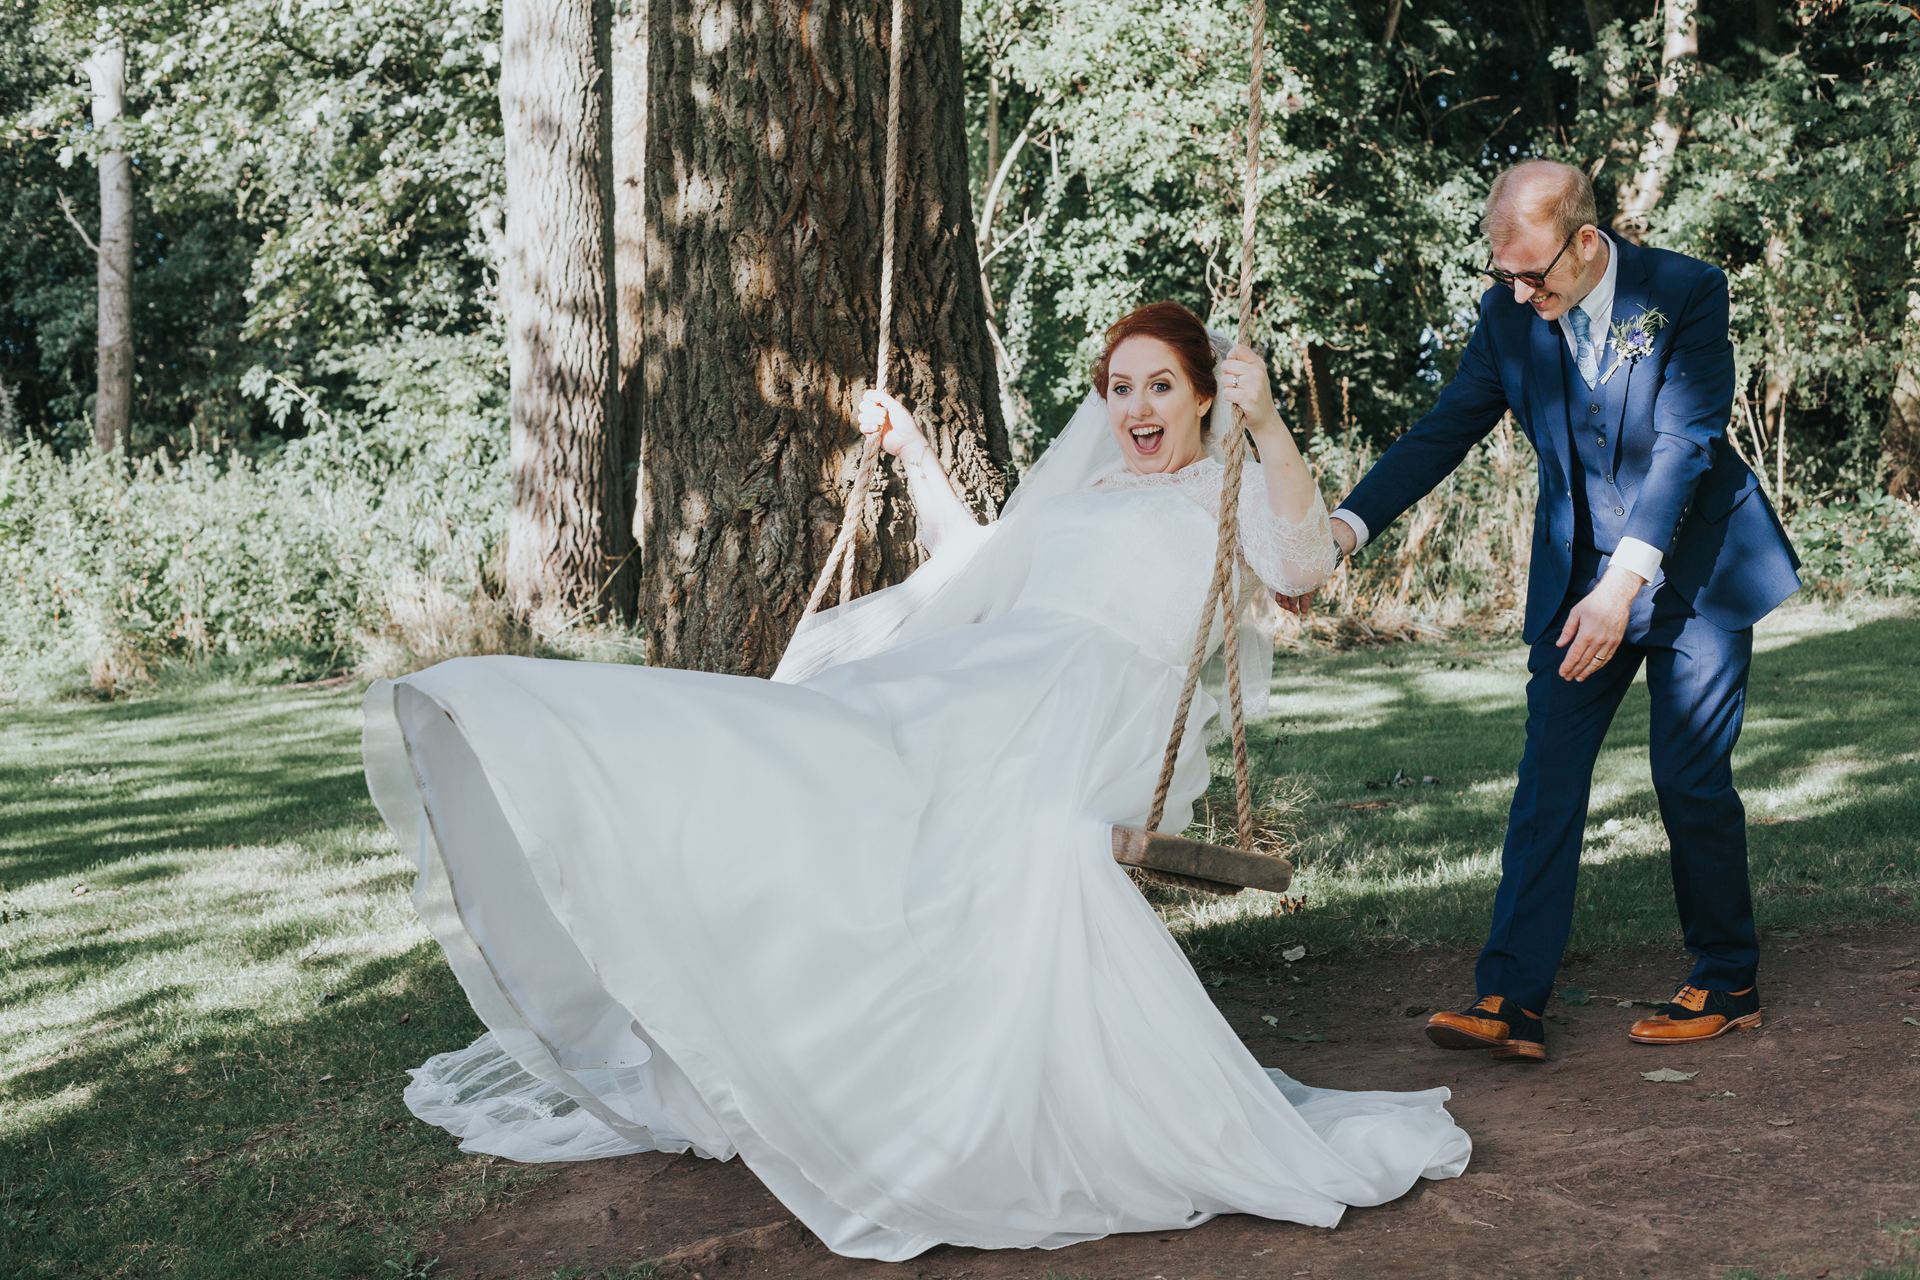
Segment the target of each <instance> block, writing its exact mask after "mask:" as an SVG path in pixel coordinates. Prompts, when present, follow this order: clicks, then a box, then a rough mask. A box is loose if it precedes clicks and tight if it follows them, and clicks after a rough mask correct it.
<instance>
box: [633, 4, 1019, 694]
mask: <svg viewBox="0 0 1920 1280" xmlns="http://www.w3.org/2000/svg"><path fill="white" fill-rule="evenodd" d="M888 14H889V10H888V8H887V6H886V5H885V4H884V3H876V2H873V0H867V2H866V3H851V2H849V0H815V2H814V3H803V2H801V0H757V2H756V0H653V5H652V13H651V22H650V39H649V52H650V56H651V69H652V75H651V76H650V80H649V85H648V137H647V228H648V235H647V243H648V281H647V299H646V308H647V328H646V344H647V362H646V390H645V399H646V422H645V427H646V434H645V438H644V441H643V445H642V457H643V467H644V472H643V474H644V476H645V485H646V488H645V491H644V493H643V496H642V512H641V522H642V529H643V534H642V537H643V546H644V555H645V580H644V585H643V588H642V600H643V604H644V610H645V614H646V618H647V633H648V639H649V647H648V657H649V661H651V662H653V663H654V664H656V665H660V666H673V667H692V668H700V669H704V670H710V671H723V672H733V673H737V674H764V673H766V672H768V671H770V670H772V668H773V667H774V666H775V665H776V664H777V662H778V660H779V656H780V653H781V651H782V650H783V649H784V648H785V646H786V642H787V640H788V638H789V637H790V636H791V634H792V631H793V628H794V626H795V624H796V623H797V622H798V621H799V618H800V613H801V611H802V609H803V608H804V606H805V604H806V600H807V595H808V592H809V591H810V590H811V588H812V585H813V582H814V579H815V578H816V576H817V575H818V573H819V569H820V566H821V564H822V562H823V561H824V560H825V558H826V553H827V550H828V548H829V547H830V546H831V545H832V542H833V538H834V534H835V532H836V530H837V527H838V525H839V522H840V516H841V509H842V504H843V503H844V502H845V500H846V494H847V492H848V489H849V486H850V483H851V481H852V478H853V475H854V472H855V470H856V469H857V466H858V463H859V458H860V448H859V435H858V432H857V429H856V427H855V425H854V410H855V406H856V402H857V400H858V397H859V395H860V393H861V392H862V391H863V390H865V389H866V388H868V387H870V386H872V384H873V380H874V372H875V370H874V364H875V358H876V351H877V347H878V338H879V334H878V326H879V311H880V297H879V290H880V258H881V245H880V234H879V233H880V227H881V193H882V189H883V188H882V182H883V166H884V164H885V157H886V99H887V88H888V85H887V74H886V66H887V56H886V54H887V49H886V42H887V38H888V35H887V28H888ZM907 30H908V37H907V38H908V47H907V50H906V53H905V71H904V74H903V93H904V100H903V109H902V112H901V128H902V130H903V133H902V137H901V161H902V166H903V178H902V183H901V203H900V209H899V243H898V245H897V246H895V281H896V285H895V288H896V293H895V301H894V313H893V315H894V328H893V335H892V344H893V352H894V356H893V360H892V364H891V367H890V374H889V379H890V382H891V384H892V385H891V386H890V387H889V388H888V389H889V390H890V391H892V392H893V393H894V394H895V395H897V396H899V397H900V398H901V399H902V400H904V401H905V402H906V403H907V405H908V406H909V407H910V408H912V409H913V410H914V412H915V415H916V417H917V419H918V420H919V422H920V424H921V427H922V429H923V430H924V431H925V432H926V433H927V436H928V438H929V440H931V441H932V442H933V444H934V446H935V448H937V449H938V450H939V453H940V456H941V460H942V462H943V463H944V465H945V466H946V468H947V470H948V472H949V474H950V475H951V476H952V477H953V480H954V484H955V487H956V489H957V490H958V491H959V492H960V493H961V495H962V496H963V497H965V498H966V499H967V500H968V502H970V503H971V504H972V505H973V507H974V509H975V511H976V513H977V514H979V515H981V516H983V517H986V516H991V515H992V514H993V512H994V511H995V510H996V509H997V507H998V505H999V503H1000V502H1001V500H1002V499H1003V497H1004V496H1005V491H1006V487H1007V462H1008V451H1007V436H1006V428H1005V424H1004V422H1003V420H1002V418H1001V413H1000V404H999V392H998V388H997V385H996V378H995V373H994V362H993V353H992V350H991V347H990V345H989V341H988V337H987V332H986V316H985V311H984V306H983V302H982V295H981V289H980V278H979V272H980V268H979V259H978V254H977V252H976V250H975V243H974V228H973V214H972V210H971V208H970V201H969V197H968V184H967V138H966V122H965V118H964V113H963V110H962V95H961V88H962V81H961V70H962V68H961V59H960V4H959V0H910V4H909V19H908V25H907ZM860 532H861V537H860V540H859V542H858V544H857V545H858V555H857V561H856V566H855V578H854V580H855V589H856V592H864V591H868V590H871V589H873V588H875V587H878V586H882V585H886V584H888V583H893V582H898V581H900V580H901V579H902V578H903V577H905V576H906V574H907V573H908V572H910V571H911V570H912V569H913V568H914V567H915V566H916V565H917V564H918V563H919V561H920V559H921V552H920V549H919V547H918V546H917V544H916V542H915V524H914V518H913V510H912V506H911V503H910V502H909V501H908V498H907V491H906V485H905V479H904V476H903V475H901V474H900V473H899V471H898V469H897V466H896V465H895V464H893V463H892V462H891V461H889V462H888V464H887V465H885V466H883V467H881V468H880V470H879V472H878V473H877V476H876V484H875V486H874V490H873V491H872V492H871V493H870V495H869V498H868V500H867V502H866V504H865V510H864V511H863V513H862V516H861V522H860ZM831 598H832V597H829V599H831Z"/></svg>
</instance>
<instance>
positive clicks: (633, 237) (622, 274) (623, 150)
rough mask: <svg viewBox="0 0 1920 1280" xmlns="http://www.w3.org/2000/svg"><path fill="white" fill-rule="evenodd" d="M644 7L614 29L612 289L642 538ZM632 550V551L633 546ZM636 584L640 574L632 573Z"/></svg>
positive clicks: (626, 448) (624, 469) (630, 11)
mask: <svg viewBox="0 0 1920 1280" xmlns="http://www.w3.org/2000/svg"><path fill="white" fill-rule="evenodd" d="M646 170H647V0H623V3H622V5H621V10H620V12H619V13H618V15H616V17H615V18H614V24H613V282H614V297H615V299H616V309H617V311H618V316H619V323H618V325H617V326H616V328H617V331H618V333H619V338H620V427H621V430H620V436H621V447H620V459H621V481H622V483H621V501H622V508H623V509H622V515H621V518H622V520H623V521H624V522H625V523H626V525H627V526H628V528H629V530H630V531H631V534H632V536H633V537H634V538H636V539H637V538H638V537H639V534H640V523H639V514H638V511H637V508H636V504H637V502H638V499H639V494H640V489H641V484H640V477H639V470H640V434H641V432H640V424H641V421H642V414H643V412H644V404H645V396H644V395H643V394H642V381H641V374H640V362H641V359H642V352H643V350H644V344H643V343H642V342H641V334H642V332H643V331H644V329H645V327H646V310H647V254H646V247H647V225H646V209H645V203H644V201H643V199H642V196H643V194H644V191H645V186H644V184H645V182H646ZM636 546H637V543H636ZM635 570H636V572H635V581H636V582H637V581H638V566H635Z"/></svg>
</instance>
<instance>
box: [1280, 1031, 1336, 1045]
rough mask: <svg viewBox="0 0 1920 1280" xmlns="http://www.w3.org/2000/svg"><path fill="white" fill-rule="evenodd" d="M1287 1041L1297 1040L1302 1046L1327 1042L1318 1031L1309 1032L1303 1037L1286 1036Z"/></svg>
mask: <svg viewBox="0 0 1920 1280" xmlns="http://www.w3.org/2000/svg"><path fill="white" fill-rule="evenodd" d="M1287 1039H1289V1040H1298V1041H1300V1042H1301V1043H1302V1044H1325V1043H1326V1042H1327V1038H1326V1037H1325V1036H1323V1035H1321V1034H1320V1033H1319V1032H1318V1031H1309V1032H1308V1033H1307V1034H1306V1035H1303V1036H1296V1035H1292V1034H1289V1035H1288V1036H1287Z"/></svg>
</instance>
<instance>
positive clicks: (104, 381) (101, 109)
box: [87, 40, 133, 456]
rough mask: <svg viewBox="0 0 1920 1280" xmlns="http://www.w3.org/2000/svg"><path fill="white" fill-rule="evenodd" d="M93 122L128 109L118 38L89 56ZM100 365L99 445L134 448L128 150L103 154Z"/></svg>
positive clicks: (98, 125) (105, 449) (106, 449)
mask: <svg viewBox="0 0 1920 1280" xmlns="http://www.w3.org/2000/svg"><path fill="white" fill-rule="evenodd" d="M87 78H88V79H89V80H90V81H92V84H93V127H94V128H95V129H105V128H106V127H107V126H109V125H111V124H112V123H113V122H114V121H116V120H118V119H119V118H120V116H121V113H122V112H123V111H124V110H125V108H126V94H127V50H126V46H125V45H124V44H122V43H121V42H119V41H118V40H115V41H114V42H113V43H111V44H103V45H101V46H99V47H98V48H96V49H95V50H94V51H93V56H92V57H90V58H88V59H87ZM99 250H100V253H99V264H98V268H97V271H98V275H99V297H100V308H99V316H98V320H99V351H100V357H99V370H98V380H97V382H96V384H95V393H94V398H93V445H94V448H96V449H98V450H100V452H102V453H110V452H112V451H113V450H114V449H115V448H118V449H120V450H122V451H123V452H124V453H126V454H128V455H129V456H131V454H132V452H133V164H132V162H131V160H129V158H128V157H127V154H126V153H125V152H123V151H108V152H105V153H103V154H102V155H101V156H100V244H99Z"/></svg>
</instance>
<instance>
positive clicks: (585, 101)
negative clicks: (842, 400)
mask: <svg viewBox="0 0 1920 1280" xmlns="http://www.w3.org/2000/svg"><path fill="white" fill-rule="evenodd" d="M612 18H613V15H612V7H611V4H610V3H609V0H505V8H504V10H503V13H502V19H503V21H502V26H503V30H502V38H501V47H500V110H501V116H502V121H501V123H502V127H503V129H504V132H505V136H506V196H507V230H506V262H505V265H504V269H503V272H502V280H501V286H502V292H503V293H504V295H505V300H506V312H507V354H508V372H509V378H510V380H511V393H510V403H511V406H512V409H511V412H512V418H513V434H512V445H511V450H510V459H511V467H512V504H513V505H512V508H511V509H510V511H509V513H508V517H507V557H506V560H507V564H506V578H507V597H508V600H509V602H510V603H511V604H512V606H513V607H514V609H515V610H516V611H517V612H519V613H520V614H522V615H523V616H526V617H531V618H534V619H535V620H536V622H544V623H546V624H547V625H553V624H557V623H559V622H560V621H561V620H562V619H563V618H571V617H576V616H579V615H581V614H587V615H590V616H599V615H603V614H605V613H607V612H612V613H615V614H624V613H627V612H628V611H629V610H630V608H631V602H632V587H631V583H632V582H633V573H632V563H631V560H632V557H631V556H630V555H629V554H628V553H629V552H630V551H631V550H632V541H631V537H632V535H631V527H630V524H629V523H628V522H627V521H626V520H624V519H622V518H621V507H622V505H623V504H622V502H621V499H620V494H621V491H622V487H623V485H622V480H623V474H622V473H623V471H624V459H622V458H621V456H620V448H619V442H620V396H619V371H618V359H619V347H618V340H617V336H616V333H615V326H616V323H617V321H616V314H615V312H616V309H615V300H614V281H613V203H614V202H613V165H612V119H611V116H612V102H611V98H612V94H611V92H610V89H611V79H612V77H611V75H610V74H608V73H609V70H610V68H611V63H612V49H611V37H612Z"/></svg>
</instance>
